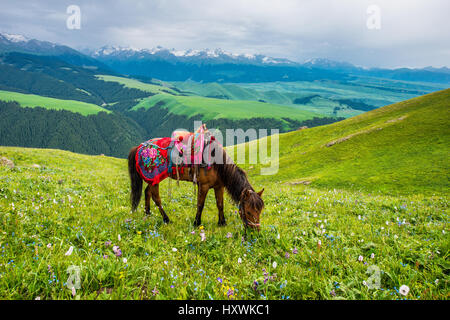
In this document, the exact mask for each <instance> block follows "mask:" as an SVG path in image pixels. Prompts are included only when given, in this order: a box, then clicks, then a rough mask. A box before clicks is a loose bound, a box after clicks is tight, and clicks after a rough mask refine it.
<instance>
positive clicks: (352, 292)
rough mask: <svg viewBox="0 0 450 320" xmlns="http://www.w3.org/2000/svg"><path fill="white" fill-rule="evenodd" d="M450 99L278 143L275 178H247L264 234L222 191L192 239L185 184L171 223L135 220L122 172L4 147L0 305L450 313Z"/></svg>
mask: <svg viewBox="0 0 450 320" xmlns="http://www.w3.org/2000/svg"><path fill="white" fill-rule="evenodd" d="M449 95H450V90H443V91H440V92H436V93H432V94H429V95H426V96H423V97H419V98H414V99H411V100H408V101H405V102H401V103H397V104H393V105H390V106H387V107H383V108H379V109H376V110H373V111H370V112H367V113H364V114H362V115H359V116H357V117H353V118H350V119H347V120H344V121H341V122H338V123H333V124H330V125H327V126H321V127H316V128H311V129H306V130H300V131H295V132H289V133H285V134H281V135H280V136H279V141H280V157H279V165H280V169H279V172H278V173H277V174H276V175H272V176H262V175H260V171H259V170H258V169H260V167H261V166H260V165H254V164H245V165H243V168H244V169H245V170H247V172H248V175H249V180H250V182H251V183H252V185H253V187H254V189H255V190H260V189H261V188H265V191H264V195H263V199H264V202H265V209H264V211H263V213H262V216H261V231H260V232H259V233H257V232H250V231H248V232H245V231H244V228H243V225H242V222H241V220H240V218H239V215H238V213H237V207H236V205H235V204H233V203H231V202H230V200H229V197H228V196H226V198H225V200H226V201H225V208H224V212H225V218H226V219H227V225H226V226H224V227H219V226H218V225H217V222H218V216H217V211H216V210H217V209H216V205H215V199H214V195H213V192H210V193H209V194H208V198H207V200H206V205H205V209H204V211H203V216H202V222H203V224H202V225H201V226H200V227H194V226H193V221H194V217H195V210H196V209H195V207H196V195H195V191H194V187H193V185H192V184H191V183H187V182H181V183H180V186H179V187H178V186H177V185H176V183H175V181H168V180H165V181H164V182H162V184H161V188H160V189H161V196H162V202H163V206H164V208H165V210H166V212H167V214H168V215H169V217H170V219H171V221H172V223H170V224H168V225H166V224H164V223H163V221H162V218H161V215H160V214H159V212H158V211H157V210H155V206H154V205H153V204H152V206H151V214H150V215H149V216H146V215H145V214H144V208H143V202H142V201H141V204H140V206H139V208H138V211H136V212H134V213H132V212H131V211H130V205H129V190H130V187H129V178H128V172H127V163H126V160H124V159H118V158H112V157H105V156H88V155H81V154H76V153H71V152H68V151H61V150H53V149H27V148H18V147H0V158H2V157H5V158H7V159H10V160H11V161H13V162H14V167H13V168H11V167H10V166H8V165H0V299H42V300H44V299H215V300H217V299H223V300H229V299H233V300H236V299H261V300H264V299H280V300H284V299H287V300H293V299H352V300H353V299H403V300H404V299H408V300H419V299H420V300H423V299H433V300H434V299H448V298H449V288H448V280H449V277H448V270H449V267H450V266H449V246H450V238H449V235H448V232H449V227H448V222H449V203H448V191H449V183H448V170H449V162H448V157H447V156H448V152H449V149H448V148H449V145H450V144H449V132H448V101H449V98H448V97H449ZM252 143H255V141H252V142H250V143H247V144H246V145H244V146H247V147H248V146H249V144H252ZM270 143H272V138H271V139H270ZM269 145H270V144H269ZM227 150H230V148H228V149H227ZM74 269H77V270H79V279H80V286H79V287H76V288H75V289H72V286H70V283H71V282H72V277H71V274H72V273H71V271H70V270H74ZM75 282H76V281H75Z"/></svg>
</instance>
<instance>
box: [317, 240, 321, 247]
mask: <svg viewBox="0 0 450 320" xmlns="http://www.w3.org/2000/svg"><path fill="white" fill-rule="evenodd" d="M321 245H322V241H320V240H319V241H317V246H318V247H319V248H320V246H321Z"/></svg>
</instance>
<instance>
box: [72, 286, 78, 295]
mask: <svg viewBox="0 0 450 320" xmlns="http://www.w3.org/2000/svg"><path fill="white" fill-rule="evenodd" d="M76 294H77V290H76V289H75V287H72V296H73V297H75V296H76Z"/></svg>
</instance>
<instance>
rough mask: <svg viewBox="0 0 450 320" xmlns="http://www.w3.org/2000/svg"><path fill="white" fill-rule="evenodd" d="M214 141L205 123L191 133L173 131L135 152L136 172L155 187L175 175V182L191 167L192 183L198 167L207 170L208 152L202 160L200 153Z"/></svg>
mask: <svg viewBox="0 0 450 320" xmlns="http://www.w3.org/2000/svg"><path fill="white" fill-rule="evenodd" d="M214 140H215V138H214V136H213V135H211V133H210V132H209V131H208V129H206V126H205V124H203V125H201V126H200V127H199V128H198V129H197V130H196V131H195V132H188V131H174V132H173V133H172V136H171V137H165V138H154V139H150V140H148V141H146V142H144V143H141V144H140V145H139V147H138V149H137V152H136V169H137V171H138V172H139V174H140V176H141V177H142V179H143V180H144V181H145V182H147V183H149V184H152V185H155V184H158V183H160V182H161V181H162V180H164V179H165V178H167V177H169V176H170V175H172V176H175V175H176V177H177V182H178V180H179V173H183V172H184V169H185V168H187V167H191V168H193V169H194V170H192V171H191V172H192V174H193V177H192V178H193V179H192V180H193V182H194V183H196V182H197V176H198V168H199V167H207V168H208V169H210V168H211V164H212V162H211V153H209V154H208V156H207V159H203V151H204V148H205V147H206V146H207V145H208V144H209V143H211V141H214Z"/></svg>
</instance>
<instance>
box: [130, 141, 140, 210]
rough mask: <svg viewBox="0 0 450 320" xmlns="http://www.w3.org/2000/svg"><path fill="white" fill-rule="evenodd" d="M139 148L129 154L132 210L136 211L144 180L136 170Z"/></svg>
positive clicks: (134, 148)
mask: <svg viewBox="0 0 450 320" xmlns="http://www.w3.org/2000/svg"><path fill="white" fill-rule="evenodd" d="M137 148H138V147H133V148H132V149H131V150H130V153H129V154H128V173H129V174H130V180H131V195H130V200H131V210H132V211H136V209H137V207H138V205H139V201H140V200H141V196H142V178H141V177H140V176H139V173H138V171H137V170H136V152H137Z"/></svg>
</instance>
